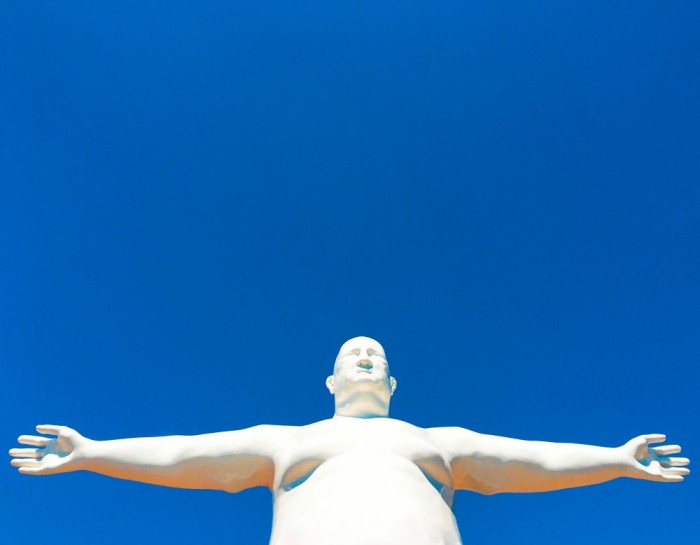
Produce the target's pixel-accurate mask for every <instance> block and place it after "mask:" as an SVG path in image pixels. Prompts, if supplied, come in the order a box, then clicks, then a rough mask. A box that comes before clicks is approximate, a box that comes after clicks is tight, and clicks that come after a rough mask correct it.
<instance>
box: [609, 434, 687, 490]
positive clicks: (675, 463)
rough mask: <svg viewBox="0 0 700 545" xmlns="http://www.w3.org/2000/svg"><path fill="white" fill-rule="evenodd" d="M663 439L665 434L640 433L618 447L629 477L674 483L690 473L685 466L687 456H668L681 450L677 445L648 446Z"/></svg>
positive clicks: (661, 441)
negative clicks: (628, 471)
mask: <svg viewBox="0 0 700 545" xmlns="http://www.w3.org/2000/svg"><path fill="white" fill-rule="evenodd" d="M665 440H666V436H665V435H661V434H650V435H640V436H639V437H635V438H634V439H631V440H629V441H627V443H625V444H624V445H622V446H621V447H619V450H620V451H621V452H622V454H623V456H624V457H625V463H626V465H627V467H628V469H629V470H630V475H629V476H630V477H633V478H636V479H646V480H649V481H659V482H664V483H675V482H680V481H682V480H683V477H684V476H685V475H688V474H689V473H690V470H689V469H688V468H687V467H685V466H687V465H688V464H689V463H690V460H688V458H680V457H672V456H670V455H671V454H678V453H679V452H680V451H681V447H680V446H679V445H662V446H658V447H652V446H649V445H652V444H654V443H663V442H664V441H665Z"/></svg>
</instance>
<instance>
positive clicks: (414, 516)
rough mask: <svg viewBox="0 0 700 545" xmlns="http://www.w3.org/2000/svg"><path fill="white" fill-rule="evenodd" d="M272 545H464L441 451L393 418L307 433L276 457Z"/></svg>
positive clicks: (316, 427)
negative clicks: (453, 512) (456, 520)
mask: <svg viewBox="0 0 700 545" xmlns="http://www.w3.org/2000/svg"><path fill="white" fill-rule="evenodd" d="M273 494H274V502H275V504H274V519H273V527H272V538H271V541H270V543H271V545H458V544H460V543H461V542H460V539H459V532H458V530H457V525H456V522H455V519H454V515H453V514H452V510H451V503H452V494H453V485H452V478H451V474H450V469H449V465H448V464H447V462H446V460H445V457H444V454H443V453H442V452H441V451H440V447H439V445H437V444H435V443H434V442H433V441H431V440H430V437H429V436H428V434H427V432H426V431H425V430H423V429H421V428H418V427H415V426H412V425H410V424H407V423H406V422H402V421H400V420H393V419H390V418H373V419H360V418H343V417H340V418H338V417H336V418H333V419H330V420H323V421H321V422H317V423H315V424H311V425H309V426H305V427H302V428H299V430H298V432H297V433H296V434H295V435H294V436H293V437H292V438H290V440H288V441H287V442H286V443H285V444H284V445H282V447H281V448H280V449H279V450H278V452H277V454H276V455H275V484H274V487H273Z"/></svg>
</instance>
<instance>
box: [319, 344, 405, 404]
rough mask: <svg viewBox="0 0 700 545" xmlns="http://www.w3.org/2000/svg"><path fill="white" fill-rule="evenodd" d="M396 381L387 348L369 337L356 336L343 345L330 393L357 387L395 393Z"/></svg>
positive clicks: (337, 359)
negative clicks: (392, 374)
mask: <svg viewBox="0 0 700 545" xmlns="http://www.w3.org/2000/svg"><path fill="white" fill-rule="evenodd" d="M395 387H396V381H395V380H394V379H393V378H391V377H390V376H389V364H388V363H387V360H386V356H385V354H384V348H382V345H381V344H379V343H378V342H377V341H375V340H374V339H370V338H369V337H355V338H354V339H350V340H349V341H347V342H346V343H345V344H343V346H341V347H340V351H339V352H338V357H337V358H336V360H335V367H334V369H333V377H332V381H330V384H329V389H331V392H333V393H335V392H348V391H352V390H355V389H357V388H362V389H367V388H370V389H377V390H378V393H379V391H385V392H386V393H388V394H389V395H391V394H393V393H394V388H395Z"/></svg>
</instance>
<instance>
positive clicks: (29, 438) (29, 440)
mask: <svg viewBox="0 0 700 545" xmlns="http://www.w3.org/2000/svg"><path fill="white" fill-rule="evenodd" d="M51 441H52V439H51V438H50V437H38V436H36V435H20V436H19V437H18V438H17V442H18V443H20V444H22V445H34V446H35V447H45V446H46V445H48V444H49V443H50V442H51Z"/></svg>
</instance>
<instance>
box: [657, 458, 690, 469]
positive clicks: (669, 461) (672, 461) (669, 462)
mask: <svg viewBox="0 0 700 545" xmlns="http://www.w3.org/2000/svg"><path fill="white" fill-rule="evenodd" d="M659 462H661V465H662V466H664V467H678V466H687V465H688V464H689V463H690V460H688V458H666V459H661V460H659Z"/></svg>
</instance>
